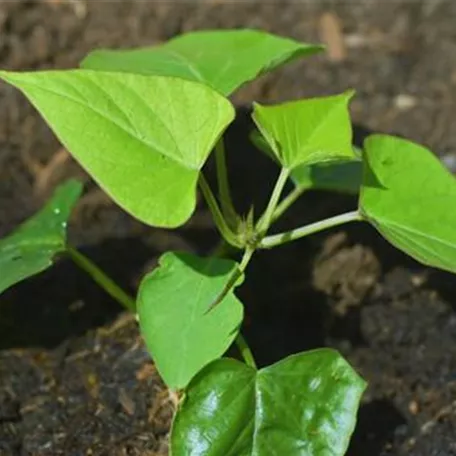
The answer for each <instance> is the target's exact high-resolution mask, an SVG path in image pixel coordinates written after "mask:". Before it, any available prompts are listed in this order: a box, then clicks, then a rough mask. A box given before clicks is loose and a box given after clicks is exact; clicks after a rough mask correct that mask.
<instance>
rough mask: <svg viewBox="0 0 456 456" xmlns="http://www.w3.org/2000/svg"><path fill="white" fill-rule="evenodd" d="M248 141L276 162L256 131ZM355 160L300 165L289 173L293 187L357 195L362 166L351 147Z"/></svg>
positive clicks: (357, 154)
mask: <svg viewBox="0 0 456 456" xmlns="http://www.w3.org/2000/svg"><path fill="white" fill-rule="evenodd" d="M250 139H251V141H252V142H253V144H254V145H255V146H256V147H257V148H258V149H260V150H261V151H263V152H264V153H265V154H266V155H267V156H269V157H270V158H272V159H273V160H274V161H277V160H276V158H275V156H274V154H273V152H272V150H271V148H270V146H269V144H268V143H267V142H266V140H265V139H264V137H263V136H261V134H260V132H259V131H258V130H254V131H253V132H252V133H251V135H250ZM353 149H354V150H355V157H357V159H356V160H353V161H343V162H330V163H316V164H314V165H300V166H298V167H296V168H295V169H293V170H292V171H291V173H290V179H291V180H292V181H293V184H294V185H295V187H297V188H300V189H303V190H330V191H335V192H342V193H353V194H356V193H359V189H360V187H361V179H362V174H363V166H362V162H361V160H360V159H358V156H360V154H361V151H360V150H359V151H358V149H357V148H356V147H355V146H353Z"/></svg>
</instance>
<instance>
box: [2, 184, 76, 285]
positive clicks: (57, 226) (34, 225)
mask: <svg viewBox="0 0 456 456" xmlns="http://www.w3.org/2000/svg"><path fill="white" fill-rule="evenodd" d="M81 191H82V185H81V183H79V182H77V181H75V180H70V181H68V182H66V183H65V184H63V185H61V186H60V187H59V188H58V189H57V190H56V191H55V194H54V195H53V197H52V199H51V200H50V201H49V202H48V203H47V204H46V206H45V207H44V208H43V209H41V211H40V212H38V213H37V214H35V215H34V216H33V217H32V218H30V219H29V220H27V221H26V222H24V223H23V224H22V225H21V226H20V227H19V228H18V229H17V230H16V231H15V232H14V233H12V234H10V235H9V236H8V237H6V238H4V239H1V240H0V293H2V292H3V291H5V290H6V289H7V288H9V287H10V286H12V285H14V284H15V283H18V282H20V281H21V280H24V279H26V278H27V277H30V276H32V275H35V274H38V273H39V272H41V271H44V270H45V269H47V268H48V267H49V266H51V265H52V262H53V259H54V257H55V255H57V254H58V253H60V252H62V251H64V250H65V243H66V240H65V238H66V224H67V220H68V218H69V216H70V213H71V210H72V209H73V206H74V205H75V203H76V201H77V200H78V198H79V196H80V194H81Z"/></svg>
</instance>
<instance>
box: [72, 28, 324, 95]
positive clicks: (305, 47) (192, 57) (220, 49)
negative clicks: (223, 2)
mask: <svg viewBox="0 0 456 456" xmlns="http://www.w3.org/2000/svg"><path fill="white" fill-rule="evenodd" d="M322 49H323V47H322V46H317V45H311V44H304V43H298V42H297V41H294V40H290V39H287V38H281V37H278V36H274V35H271V34H269V33H265V32H261V31H257V30H203V31H197V32H191V33H187V34H184V35H181V36H178V37H177V38H174V39H172V40H170V41H168V42H166V43H165V44H163V45H161V46H155V47H146V48H140V49H132V50H123V51H110V50H97V51H93V52H91V53H90V54H89V55H88V56H87V57H86V58H85V59H84V60H83V61H82V62H81V66H82V67H83V68H89V69H93V70H105V71H126V72H131V73H139V74H149V75H150V74H155V75H157V74H161V75H167V76H178V77H181V78H184V79H190V80H193V81H199V82H202V83H204V84H207V85H209V86H211V87H212V88H214V89H215V90H217V91H219V92H220V93H222V94H224V95H229V94H230V93H232V92H233V91H234V90H236V89H237V88H238V87H239V86H241V85H242V84H244V83H246V82H248V81H251V80H253V79H255V78H256V77H257V76H259V75H260V74H262V73H265V72H266V71H270V70H272V69H274V68H277V67H278V66H280V65H282V64H284V63H286V62H288V61H291V60H294V59H296V58H298V57H302V56H306V55H310V54H314V53H316V52H319V51H320V50H322Z"/></svg>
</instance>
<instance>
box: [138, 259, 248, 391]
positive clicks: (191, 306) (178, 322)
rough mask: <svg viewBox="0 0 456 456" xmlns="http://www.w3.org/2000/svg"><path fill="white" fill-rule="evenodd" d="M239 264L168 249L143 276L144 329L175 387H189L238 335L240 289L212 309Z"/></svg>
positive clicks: (158, 363) (141, 307)
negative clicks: (211, 306) (195, 376)
mask: <svg viewBox="0 0 456 456" xmlns="http://www.w3.org/2000/svg"><path fill="white" fill-rule="evenodd" d="M237 267H238V266H237V263H236V262H234V261H231V260H224V259H220V258H209V259H205V258H199V257H197V256H194V255H191V254H186V253H172V252H168V253H165V254H164V255H163V256H162V257H161V258H160V260H159V267H158V268H157V269H156V270H154V271H153V272H152V273H150V274H149V275H147V276H146V277H145V278H144V280H143V281H142V283H141V286H140V289H139V295H138V303H137V310H138V315H139V323H140V326H141V332H142V334H143V336H144V339H145V341H146V345H147V347H148V349H149V351H150V353H151V355H152V357H153V359H154V362H155V363H156V366H157V369H158V371H159V372H160V375H161V376H162V378H163V380H164V381H165V383H166V384H167V385H168V386H169V387H170V388H175V389H179V388H184V387H185V386H186V385H187V384H188V382H189V381H190V379H191V378H192V377H193V376H194V375H195V374H196V373H197V372H198V371H199V370H200V369H201V368H202V367H203V366H205V365H206V364H208V363H210V362H211V361H213V360H214V359H216V358H219V357H220V356H222V355H223V353H225V351H226V350H227V349H228V347H229V346H230V345H231V343H232V342H233V340H234V339H235V338H236V335H237V333H238V331H239V327H240V325H241V322H242V317H243V307H242V304H241V302H240V301H239V300H238V299H237V298H236V296H235V295H234V293H233V292H232V291H231V292H229V293H228V294H227V296H226V297H225V298H224V299H223V300H222V301H221V303H220V304H219V305H218V306H216V307H215V308H214V309H212V310H211V311H210V312H208V309H209V306H210V305H211V303H212V302H213V301H214V300H215V299H216V298H217V296H218V295H219V294H220V293H221V291H222V290H223V289H224V287H225V285H226V284H227V283H228V282H229V280H230V279H231V277H232V276H233V273H234V272H235V271H236V270H237Z"/></svg>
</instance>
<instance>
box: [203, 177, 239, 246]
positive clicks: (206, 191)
mask: <svg viewBox="0 0 456 456" xmlns="http://www.w3.org/2000/svg"><path fill="white" fill-rule="evenodd" d="M199 186H200V189H201V192H202V193H203V196H204V199H205V200H206V203H207V205H208V207H209V209H210V211H211V213H212V217H213V219H214V223H215V225H216V226H217V229H218V230H219V232H220V234H221V235H222V237H223V238H224V239H225V240H226V242H228V244H230V245H232V246H234V247H241V244H240V242H239V241H238V238H237V236H236V234H234V233H233V231H231V228H230V227H229V226H228V224H227V222H226V220H225V218H224V217H223V214H222V212H221V211H220V208H219V206H218V204H217V200H216V199H215V196H214V194H213V193H212V190H211V188H210V187H209V184H208V183H207V180H206V178H205V177H204V174H203V173H200V179H199Z"/></svg>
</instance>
